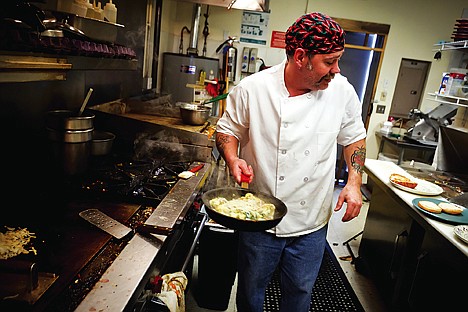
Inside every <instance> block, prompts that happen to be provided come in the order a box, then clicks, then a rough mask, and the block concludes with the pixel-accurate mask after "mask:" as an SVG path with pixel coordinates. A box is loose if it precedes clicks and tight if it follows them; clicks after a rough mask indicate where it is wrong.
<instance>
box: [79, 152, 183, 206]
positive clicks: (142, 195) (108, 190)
mask: <svg viewBox="0 0 468 312" xmlns="http://www.w3.org/2000/svg"><path fill="white" fill-rule="evenodd" d="M189 166H190V162H165V163H161V162H158V161H155V160H152V159H149V160H148V159H147V160H133V159H120V158H111V159H95V160H94V162H92V163H91V164H90V168H89V170H88V173H87V175H86V177H85V178H83V179H82V180H81V181H79V183H78V184H76V185H75V191H76V192H77V193H78V194H80V196H86V197H92V198H107V199H114V200H116V199H118V200H124V201H129V202H134V203H139V204H142V205H149V206H157V205H158V204H159V203H160V202H161V200H162V199H163V198H164V197H165V196H166V195H167V193H168V192H169V190H170V189H171V188H172V187H173V186H174V185H175V184H176V183H177V181H178V180H179V178H178V174H179V173H181V172H182V171H185V170H187V169H188V168H189ZM77 187H78V188H77Z"/></svg>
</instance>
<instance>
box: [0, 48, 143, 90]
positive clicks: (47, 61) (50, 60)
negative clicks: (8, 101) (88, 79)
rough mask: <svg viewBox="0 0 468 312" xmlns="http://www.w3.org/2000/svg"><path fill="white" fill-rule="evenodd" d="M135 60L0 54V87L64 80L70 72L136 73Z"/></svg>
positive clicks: (1, 52)
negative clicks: (3, 84) (131, 71)
mask: <svg viewBox="0 0 468 312" xmlns="http://www.w3.org/2000/svg"><path fill="white" fill-rule="evenodd" d="M137 68H138V61H137V60H136V59H131V60H129V59H114V58H102V57H86V56H72V55H60V56H58V55H50V54H39V53H32V52H31V53H28V52H24V53H21V52H4V51H0V71H1V72H2V75H1V76H0V83H2V82H31V81H50V80H66V77H67V73H68V71H70V70H137Z"/></svg>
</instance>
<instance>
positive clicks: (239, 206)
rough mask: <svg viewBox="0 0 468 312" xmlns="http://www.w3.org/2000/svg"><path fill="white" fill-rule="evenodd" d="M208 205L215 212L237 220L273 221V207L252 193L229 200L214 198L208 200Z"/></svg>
mask: <svg viewBox="0 0 468 312" xmlns="http://www.w3.org/2000/svg"><path fill="white" fill-rule="evenodd" d="M210 205H211V207H213V209H214V210H216V211H217V212H219V213H221V214H223V215H226V216H229V217H232V218H236V219H239V220H249V221H266V220H273V218H274V214H275V205H273V204H270V203H267V202H265V201H263V200H262V199H260V198H258V197H256V196H255V195H253V194H252V193H246V194H245V195H244V196H242V197H240V198H235V199H231V200H227V199H226V198H224V197H216V198H213V199H211V200H210Z"/></svg>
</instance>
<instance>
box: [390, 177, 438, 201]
mask: <svg viewBox="0 0 468 312" xmlns="http://www.w3.org/2000/svg"><path fill="white" fill-rule="evenodd" d="M390 183H391V184H392V185H393V186H395V187H396V188H399V189H401V190H403V191H407V192H410V193H413V194H418V195H428V196H436V195H440V194H442V193H443V192H444V189H443V188H441V187H440V186H438V185H436V184H434V183H432V182H429V181H426V180H422V179H417V178H415V177H412V176H409V175H403V174H399V173H392V174H391V175H390Z"/></svg>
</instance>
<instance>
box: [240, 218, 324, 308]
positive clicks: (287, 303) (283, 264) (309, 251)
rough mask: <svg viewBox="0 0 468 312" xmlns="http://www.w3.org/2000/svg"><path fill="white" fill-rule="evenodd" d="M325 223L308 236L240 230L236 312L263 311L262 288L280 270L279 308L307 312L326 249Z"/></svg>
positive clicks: (263, 296) (264, 288)
mask: <svg viewBox="0 0 468 312" xmlns="http://www.w3.org/2000/svg"><path fill="white" fill-rule="evenodd" d="M326 236H327V226H325V227H323V228H322V229H320V230H318V231H316V232H312V233H310V234H307V235H302V236H298V237H287V238H279V237H276V236H275V235H273V234H270V233H267V232H239V248H238V277H237V278H238V281H237V282H238V284H237V296H236V305H237V310H238V311H239V312H262V311H263V302H264V300H265V290H266V287H267V286H268V283H269V282H270V280H271V277H272V276H273V273H274V271H275V269H276V268H277V267H279V271H280V281H281V302H280V311H282V312H286V311H291V312H308V311H309V309H310V301H311V294H312V288H313V287H314V283H315V280H316V279H317V275H318V272H319V270H320V265H321V264H322V258H323V253H324V251H325V244H326Z"/></svg>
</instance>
